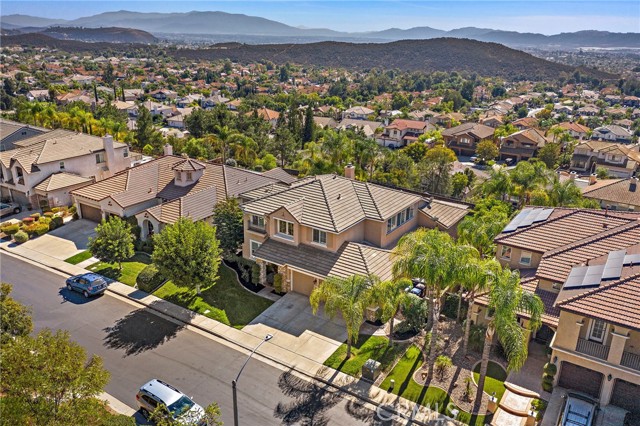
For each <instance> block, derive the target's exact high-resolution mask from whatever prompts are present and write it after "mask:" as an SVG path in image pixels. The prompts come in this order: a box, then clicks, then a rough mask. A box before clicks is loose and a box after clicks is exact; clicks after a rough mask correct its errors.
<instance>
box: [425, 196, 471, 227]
mask: <svg viewBox="0 0 640 426" xmlns="http://www.w3.org/2000/svg"><path fill="white" fill-rule="evenodd" d="M420 211H421V212H422V213H424V214H425V215H427V216H428V217H429V218H431V220H433V221H434V222H437V223H439V224H440V225H442V226H443V227H444V228H446V229H449V228H451V227H452V226H456V225H457V224H458V223H459V222H460V221H461V220H462V219H463V218H464V217H465V216H466V215H467V214H469V206H467V205H465V204H456V203H451V202H448V201H441V200H432V201H431V208H429V207H426V206H425V207H423V208H422V209H420Z"/></svg>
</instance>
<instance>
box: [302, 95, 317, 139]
mask: <svg viewBox="0 0 640 426" xmlns="http://www.w3.org/2000/svg"><path fill="white" fill-rule="evenodd" d="M314 133H315V129H314V123H313V108H311V104H309V106H308V107H307V111H306V112H305V116H304V131H303V132H302V147H303V148H304V144H306V143H307V142H311V141H312V140H313V136H314Z"/></svg>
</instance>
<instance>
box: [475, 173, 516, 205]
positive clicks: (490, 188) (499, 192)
mask: <svg viewBox="0 0 640 426" xmlns="http://www.w3.org/2000/svg"><path fill="white" fill-rule="evenodd" d="M512 190H513V182H512V181H511V176H510V175H509V172H508V171H507V170H506V169H505V168H504V167H501V168H498V169H493V168H492V169H491V172H489V179H487V180H486V181H485V182H484V184H483V185H482V192H483V194H484V195H493V196H495V197H496V198H498V199H500V200H502V201H506V200H507V199H508V198H509V195H510V194H511V191H512Z"/></svg>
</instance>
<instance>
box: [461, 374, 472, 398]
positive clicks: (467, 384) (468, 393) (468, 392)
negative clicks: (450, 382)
mask: <svg viewBox="0 0 640 426" xmlns="http://www.w3.org/2000/svg"><path fill="white" fill-rule="evenodd" d="M462 396H463V397H464V399H465V400H466V401H471V399H472V398H473V380H472V379H471V377H467V378H465V379H464V391H463V392H462Z"/></svg>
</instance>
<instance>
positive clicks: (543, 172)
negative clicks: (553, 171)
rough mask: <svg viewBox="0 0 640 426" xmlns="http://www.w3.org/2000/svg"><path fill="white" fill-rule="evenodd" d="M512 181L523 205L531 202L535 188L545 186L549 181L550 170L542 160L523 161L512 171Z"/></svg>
mask: <svg viewBox="0 0 640 426" xmlns="http://www.w3.org/2000/svg"><path fill="white" fill-rule="evenodd" d="M511 182H513V184H514V192H515V193H516V194H517V195H518V198H519V202H518V203H519V205H520V207H522V206H523V205H525V204H526V203H528V202H529V199H530V198H531V193H532V192H533V191H534V190H536V189H538V188H544V187H545V186H546V185H547V183H549V170H548V169H547V166H546V165H545V164H544V163H543V162H542V161H533V162H529V161H521V162H519V163H518V165H517V166H516V167H515V168H514V169H513V170H512V171H511Z"/></svg>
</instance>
